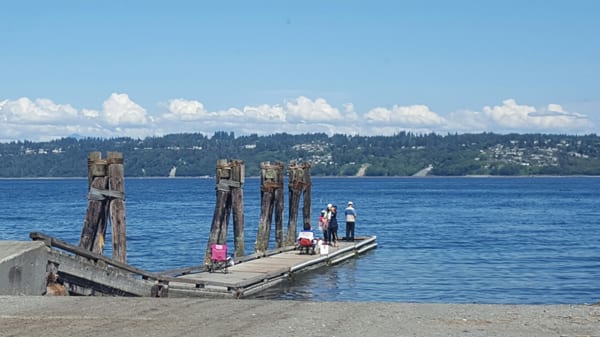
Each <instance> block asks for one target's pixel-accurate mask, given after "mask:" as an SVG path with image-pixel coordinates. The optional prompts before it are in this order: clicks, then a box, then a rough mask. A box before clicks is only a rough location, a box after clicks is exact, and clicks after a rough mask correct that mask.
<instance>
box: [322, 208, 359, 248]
mask: <svg viewBox="0 0 600 337" xmlns="http://www.w3.org/2000/svg"><path fill="white" fill-rule="evenodd" d="M337 213H338V212H337V206H336V205H333V204H328V205H327V209H323V210H322V211H321V215H320V216H319V231H321V232H323V241H324V243H325V244H326V245H330V246H333V247H336V246H337V242H338V220H337ZM344 215H345V217H346V236H345V237H344V240H346V241H354V228H355V224H356V210H355V209H354V203H353V202H352V201H348V207H346V209H345V210H344Z"/></svg>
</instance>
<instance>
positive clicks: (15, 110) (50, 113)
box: [0, 97, 77, 124]
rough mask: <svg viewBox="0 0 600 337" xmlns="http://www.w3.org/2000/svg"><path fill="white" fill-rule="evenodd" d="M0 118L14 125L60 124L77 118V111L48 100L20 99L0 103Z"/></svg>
mask: <svg viewBox="0 0 600 337" xmlns="http://www.w3.org/2000/svg"><path fill="white" fill-rule="evenodd" d="M0 103H1V104H0V116H2V119H3V120H4V121H6V122H10V123H14V124H30V123H34V124H36V123H50V124H54V123H57V122H58V123H62V122H64V121H66V120H72V119H74V118H76V117H77V110H76V109H75V108H73V107H72V106H71V105H69V104H64V105H63V104H56V103H54V102H52V101H51V100H49V99H46V98H40V99H36V100H35V101H32V100H30V99H29V98H27V97H21V98H19V99H17V100H14V101H9V100H4V101H2V102H0Z"/></svg>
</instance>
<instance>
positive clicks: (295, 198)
mask: <svg viewBox="0 0 600 337" xmlns="http://www.w3.org/2000/svg"><path fill="white" fill-rule="evenodd" d="M288 175H289V182H288V184H289V185H288V189H289V203H290V206H289V219H288V227H287V233H286V237H285V244H286V245H293V244H294V243H295V242H296V234H297V230H296V228H297V223H298V209H299V206H300V198H301V197H304V198H303V201H304V205H303V208H302V218H303V226H302V227H303V229H310V228H311V224H310V209H311V179H310V163H302V164H298V163H296V162H295V161H291V162H290V164H289V166H288Z"/></svg>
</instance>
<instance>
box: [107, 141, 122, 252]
mask: <svg viewBox="0 0 600 337" xmlns="http://www.w3.org/2000/svg"><path fill="white" fill-rule="evenodd" d="M107 162H108V189H109V191H112V192H116V193H117V194H115V195H114V196H112V199H111V200H110V205H109V214H110V224H111V226H112V228H111V232H112V244H113V253H112V255H113V259H114V260H117V261H119V262H123V263H126V262H127V234H126V233H127V231H126V228H125V227H126V226H125V200H124V198H123V197H122V196H124V192H125V173H124V169H123V154H122V153H120V152H108V155H107ZM119 194H121V195H119Z"/></svg>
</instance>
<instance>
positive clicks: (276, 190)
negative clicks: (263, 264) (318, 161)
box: [254, 161, 283, 254]
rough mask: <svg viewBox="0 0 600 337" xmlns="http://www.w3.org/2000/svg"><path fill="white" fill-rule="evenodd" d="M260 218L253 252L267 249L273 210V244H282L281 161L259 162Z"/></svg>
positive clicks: (278, 245)
mask: <svg viewBox="0 0 600 337" xmlns="http://www.w3.org/2000/svg"><path fill="white" fill-rule="evenodd" d="M260 168H261V172H260V180H261V187H260V202H261V207H260V220H259V223H258V232H257V234H256V242H255V244H254V252H255V253H257V254H264V253H265V252H266V251H267V250H268V249H269V238H270V237H271V222H272V220H273V211H275V246H276V247H277V248H279V247H282V246H283V163H281V162H276V163H274V164H271V163H270V162H268V161H267V162H262V163H261V164H260Z"/></svg>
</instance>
